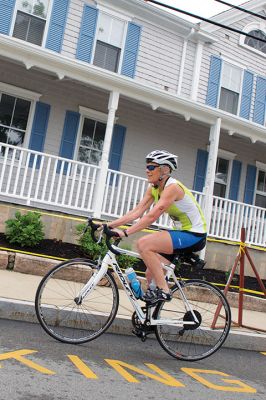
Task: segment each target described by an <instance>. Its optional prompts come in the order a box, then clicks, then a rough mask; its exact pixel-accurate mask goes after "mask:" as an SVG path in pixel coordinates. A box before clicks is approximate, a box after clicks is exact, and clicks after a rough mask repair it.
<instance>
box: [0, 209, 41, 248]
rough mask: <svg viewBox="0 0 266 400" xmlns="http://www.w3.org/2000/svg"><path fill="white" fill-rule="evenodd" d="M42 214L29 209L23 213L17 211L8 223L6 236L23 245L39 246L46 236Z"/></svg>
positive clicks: (11, 241) (10, 240)
mask: <svg viewBox="0 0 266 400" xmlns="http://www.w3.org/2000/svg"><path fill="white" fill-rule="evenodd" d="M40 218H41V215H40V214H38V213H36V212H32V211H29V212H28V213H27V214H24V215H22V214H21V213H20V212H19V211H17V212H16V214H15V218H12V219H8V220H7V221H6V222H5V223H6V232H5V234H6V237H7V239H8V241H9V242H10V243H17V244H19V245H20V246H21V247H24V246H31V247H34V246H37V245H38V244H39V243H40V242H41V240H42V239H43V238H44V232H43V228H44V226H43V223H42V221H41V219H40Z"/></svg>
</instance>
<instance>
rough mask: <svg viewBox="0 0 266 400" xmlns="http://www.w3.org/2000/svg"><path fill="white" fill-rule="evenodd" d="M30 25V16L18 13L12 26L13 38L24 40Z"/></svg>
mask: <svg viewBox="0 0 266 400" xmlns="http://www.w3.org/2000/svg"><path fill="white" fill-rule="evenodd" d="M29 23H30V16H29V15H27V14H24V13H21V12H19V11H18V13H17V18H16V22H15V26H14V31H13V36H14V37H16V38H18V39H21V40H26V38H27V34H28V29H29Z"/></svg>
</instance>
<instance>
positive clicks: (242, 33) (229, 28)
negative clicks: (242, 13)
mask: <svg viewBox="0 0 266 400" xmlns="http://www.w3.org/2000/svg"><path fill="white" fill-rule="evenodd" d="M144 1H145V2H149V3H153V4H157V5H158V6H161V7H165V8H169V10H173V11H177V12H179V13H181V14H185V15H189V16H190V17H193V18H197V19H200V20H201V21H204V22H208V23H209V24H212V25H216V26H219V27H220V28H224V29H227V30H228V31H232V32H236V33H239V34H240V35H244V36H247V37H250V38H252V39H256V40H259V41H260V42H263V43H266V40H265V39H262V38H258V37H257V36H254V35H251V34H250V33H246V32H243V31H240V30H239V29H235V28H231V27H230V26H227V25H224V24H220V23H219V22H216V21H212V20H210V19H208V18H204V17H201V16H199V15H196V14H192V13H190V12H188V11H184V10H181V9H180V8H176V7H173V6H169V5H166V4H163V3H161V2H160V1H155V0H144Z"/></svg>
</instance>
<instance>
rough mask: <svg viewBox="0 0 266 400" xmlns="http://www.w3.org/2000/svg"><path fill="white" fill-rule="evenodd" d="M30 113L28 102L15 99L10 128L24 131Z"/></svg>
mask: <svg viewBox="0 0 266 400" xmlns="http://www.w3.org/2000/svg"><path fill="white" fill-rule="evenodd" d="M29 112H30V101H27V100H22V99H17V101H16V105H15V111H14V116H13V121H12V126H14V127H15V128H19V129H24V130H26V127H27V122H28V117H29Z"/></svg>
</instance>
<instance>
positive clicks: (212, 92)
mask: <svg viewBox="0 0 266 400" xmlns="http://www.w3.org/2000/svg"><path fill="white" fill-rule="evenodd" d="M221 68H222V60H221V59H220V58H219V57H217V56H211V63H210V72H209V82H208V89H207V97H206V104H208V105H209V106H212V107H217V102H218V94H219V88H220V80H221Z"/></svg>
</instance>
